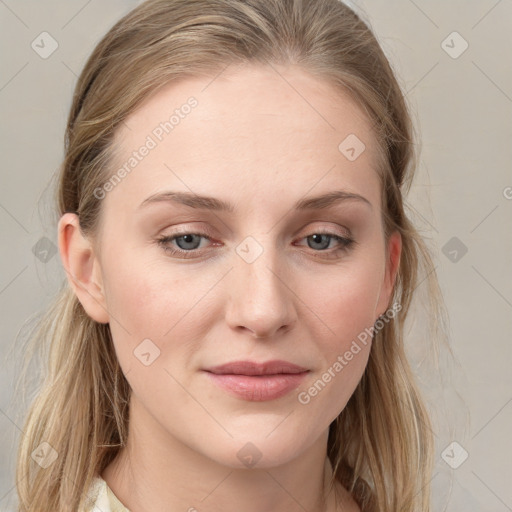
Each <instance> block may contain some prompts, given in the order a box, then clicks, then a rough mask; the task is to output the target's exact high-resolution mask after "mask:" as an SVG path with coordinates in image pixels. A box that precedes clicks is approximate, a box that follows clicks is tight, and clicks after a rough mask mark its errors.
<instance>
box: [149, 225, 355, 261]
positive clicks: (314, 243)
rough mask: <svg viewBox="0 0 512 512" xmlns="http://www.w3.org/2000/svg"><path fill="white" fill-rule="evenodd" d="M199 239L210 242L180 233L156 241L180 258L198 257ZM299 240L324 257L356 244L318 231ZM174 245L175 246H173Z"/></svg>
mask: <svg viewBox="0 0 512 512" xmlns="http://www.w3.org/2000/svg"><path fill="white" fill-rule="evenodd" d="M201 239H204V240H208V241H211V238H210V237H209V236H208V235H207V234H206V233H192V232H186V231H184V232H181V233H176V234H174V235H165V236H162V237H160V238H158V239H157V243H158V245H160V246H161V247H162V248H163V249H164V251H165V252H167V253H169V254H170V255H173V256H177V257H182V258H195V257H198V254H197V252H198V251H199V250H200V249H201V248H204V247H200V246H201ZM301 240H307V241H308V247H309V248H310V249H313V250H314V252H316V253H323V252H325V253H326V254H325V255H323V254H322V256H325V257H336V255H337V254H338V253H339V252H342V251H348V250H349V248H351V247H352V245H354V244H355V243H356V241H355V240H354V239H352V238H348V237H343V236H340V235H337V234H335V233H330V232H324V231H319V232H315V233H313V234H311V235H309V236H307V237H304V238H302V239H301ZM333 241H334V242H335V243H336V245H335V246H334V247H329V246H330V245H331V242H333ZM173 244H175V245H173Z"/></svg>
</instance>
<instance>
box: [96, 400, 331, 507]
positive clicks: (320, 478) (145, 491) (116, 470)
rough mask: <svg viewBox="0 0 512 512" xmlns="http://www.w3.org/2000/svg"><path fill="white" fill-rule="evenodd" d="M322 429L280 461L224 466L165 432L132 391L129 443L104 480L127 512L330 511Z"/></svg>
mask: <svg viewBox="0 0 512 512" xmlns="http://www.w3.org/2000/svg"><path fill="white" fill-rule="evenodd" d="M327 434H328V432H326V433H325V434H324V435H323V436H322V437H321V438H319V439H318V440H316V441H315V442H314V443H313V444H312V445H311V446H310V447H309V448H308V449H306V450H305V451H304V452H303V453H301V454H299V455H298V456H297V457H296V458H294V459H293V460H290V461H287V462H285V463H283V464H281V465H278V466H274V467H269V468H262V469H258V468H257V467H253V468H251V469H247V468H242V469H240V468H234V467H228V466H225V465H222V464H219V463H218V462H216V461H214V460H212V459H211V458H208V457H206V456H204V455H202V454H200V453H198V452H197V451H195V450H194V449H193V448H191V447H190V446H188V445H187V444H185V443H184V442H183V441H181V440H178V439H176V438H175V437H174V436H172V434H171V433H169V432H168V431H164V430H163V428H162V427H161V425H160V424H158V422H156V420H155V419H154V418H153V417H152V416H151V415H150V414H149V413H148V411H147V410H145V409H144V408H143V406H142V404H140V402H138V401H137V400H136V399H134V398H133V396H132V400H131V404H130V426H129V433H128V440H127V445H126V447H123V448H122V449H121V450H120V452H119V453H118V456H117V457H116V459H115V460H114V461H112V463H111V464H110V465H109V466H107V468H105V470H104V471H103V472H102V478H103V479H104V480H105V481H106V482H107V484H108V486H109V487H110V488H111V489H112V491H113V492H114V494H115V495H116V496H117V497H118V498H119V500H120V501H121V502H122V503H123V504H124V505H125V506H126V507H127V508H129V509H130V511H131V512H139V511H143V510H152V511H155V512H160V511H162V512H163V511H166V512H168V511H170V510H171V511H174V510H183V511H190V512H196V511H197V512H200V511H201V510H209V511H212V512H217V511H218V512H220V511H223V512H235V511H239V510H244V512H260V511H261V510H286V511H287V512H295V511H296V512H304V510H307V511H310V512H334V511H335V510H336V503H335V495H334V492H335V491H334V489H333V490H330V487H329V483H330V478H331V476H332V468H331V464H330V462H329V460H328V458H327V456H326V449H327Z"/></svg>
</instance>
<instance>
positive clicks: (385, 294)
mask: <svg viewBox="0 0 512 512" xmlns="http://www.w3.org/2000/svg"><path fill="white" fill-rule="evenodd" d="M401 254H402V236H401V235H400V233H399V232H398V231H395V232H393V233H392V234H391V235H390V237H389V242H388V247H387V254H386V255H387V261H386V275H385V279H384V283H383V287H382V290H381V299H383V302H384V306H380V309H379V312H380V314H379V316H382V315H383V314H384V313H385V312H386V310H387V309H388V308H389V307H390V306H391V305H390V304H389V302H390V301H391V298H392V296H393V289H394V286H395V281H396V277H397V275H398V270H399V268H400V257H401ZM381 309H382V311H380V310H381Z"/></svg>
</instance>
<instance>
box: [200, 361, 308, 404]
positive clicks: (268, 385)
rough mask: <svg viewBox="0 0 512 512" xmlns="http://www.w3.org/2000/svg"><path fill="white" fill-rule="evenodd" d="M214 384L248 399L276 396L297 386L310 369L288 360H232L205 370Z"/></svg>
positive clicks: (283, 394)
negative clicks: (261, 361)
mask: <svg viewBox="0 0 512 512" xmlns="http://www.w3.org/2000/svg"><path fill="white" fill-rule="evenodd" d="M204 372H205V374H206V375H207V376H208V378H210V379H211V380H212V381H213V382H214V383H215V384H216V385H217V386H219V387H220V388H222V389H224V390H225V391H227V392H228V393H230V394H232V395H234V396H236V397H238V398H242V399H243V400H247V401H251V402H264V401H269V400H276V399H277V398H281V397H282V396H285V395H287V394H288V393H290V392H291V391H292V390H294V389H296V388H297V387H298V386H299V384H300V383H301V382H302V380H303V379H304V377H305V376H306V375H307V374H308V373H309V370H308V369H306V368H303V367H301V366H298V365H296V364H293V363H289V362H288V361H268V362H265V363H255V362H251V361H235V362H232V363H227V364H223V365H220V366H215V367H213V368H209V369H207V370H204Z"/></svg>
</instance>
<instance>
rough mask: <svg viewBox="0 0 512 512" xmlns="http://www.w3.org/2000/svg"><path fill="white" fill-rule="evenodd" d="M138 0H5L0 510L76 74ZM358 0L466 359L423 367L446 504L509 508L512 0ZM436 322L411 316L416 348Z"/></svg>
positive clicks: (55, 265)
mask: <svg viewBox="0 0 512 512" xmlns="http://www.w3.org/2000/svg"><path fill="white" fill-rule="evenodd" d="M138 3H139V2H136V1H133V0H132V1H120V0H108V1H102V2H100V1H99V0H89V1H84V0H66V1H63V0H52V1H35V0H31V1H28V0H27V1H23V2H21V1H19V2H15V1H13V0H9V1H7V0H0V39H1V45H2V52H1V55H2V57H1V62H0V72H1V75H0V111H1V118H2V121H3V122H2V125H1V133H0V140H1V143H2V146H1V147H2V152H1V154H2V168H1V180H2V181H1V185H2V186H1V187H0V226H1V233H2V245H1V250H0V257H1V260H0V261H1V269H0V311H1V315H2V341H1V343H0V357H1V363H0V364H1V373H0V382H1V387H0V443H1V444H0V512H2V511H11V510H14V509H15V508H14V507H15V503H16V496H15V490H14V464H15V453H16V445H17V442H18V440H19V438H20V436H21V435H22V431H21V425H22V415H23V408H22V406H21V403H20V401H19V397H18V396H17V395H14V389H13V383H14V380H15V377H16V376H17V372H18V370H19V362H18V360H17V359H16V358H15V359H12V358H11V357H10V356H9V354H10V351H11V350H12V349H13V348H16V347H15V346H14V344H15V341H16V336H17V334H18V333H19V330H20V329H21V327H22V325H23V324H24V323H25V322H26V321H27V319H28V318H30V317H32V316H33V315H34V314H35V313H37V312H38V311H40V310H41V309H42V308H43V307H44V306H45V305H46V304H47V303H48V301H49V299H50V297H51V295H52V294H53V293H54V292H55V291H56V289H57V286H58V283H60V282H61V281H62V279H63V278H64V272H63V270H62V267H61V263H60V259H59V256H58V253H52V252H51V248H52V245H51V243H52V242H53V244H54V245H55V246H56V244H57V236H56V230H55V224H52V222H54V220H53V218H52V215H51V203H50V201H51V197H52V196H51V186H52V185H53V181H52V180H53V179H54V177H55V172H56V170H57V168H58V166H59V164H60V161H61V159H62V156H63V135H64V127H65V120H66V116H67V113H68V109H69V106H70V102H71V95H72V90H73V87H74V84H75V82H76V77H77V75H78V74H79V72H80V70H81V68H82V66H83V65H84V63H85V59H86V58H87V56H88V55H89V54H90V52H91V51H92V49H93V47H94V45H95V44H96V43H97V42H98V41H99V39H100V38H101V37H102V36H103V34H104V33H105V32H106V31H107V30H108V28H110V26H111V25H112V24H113V23H114V22H115V21H117V19H119V18H120V17H121V16H122V15H123V14H125V13H126V12H128V11H129V10H131V8H133V7H134V6H135V5H137V4H138ZM351 5H352V6H354V8H355V9H356V10H358V9H359V8H362V9H363V10H364V11H365V12H366V13H367V14H366V16H367V18H366V19H367V21H369V23H370V24H371V26H372V28H373V29H374V31H375V33H376V36H377V38H378V39H379V41H380V43H381V44H382V46H383V48H384V51H385V52H386V54H387V55H388V57H389V59H390V60H391V63H392V65H393V67H394V68H395V70H396V71H397V73H398V75H399V80H400V83H401V85H402V87H403V88H404V91H406V93H407V99H408V102H409V104H410V105H411V107H412V109H413V114H414V116H415V122H416V124H417V128H418V131H419V134H420V136H421V159H420V166H419V169H418V174H417V177H416V181H415V184H414V185H413V187H412V189H411V194H410V196H409V198H408V203H409V205H410V206H411V208H412V210H411V211H412V212H414V220H415V222H416V223H417V225H418V227H419V228H420V230H421V233H422V234H423V235H424V237H425V238H426V239H427V241H428V243H429V246H430V247H431V248H432V250H433V251H434V253H435V256H436V261H435V265H436V267H435V268H436V271H437V272H438V275H439V277H440V281H441V287H442V290H443V292H444V294H445V300H446V303H447V305H448V309H449V314H450V340H449V341H450V345H451V347H452V350H453V352H454V354H455V356H456V358H457V361H458V366H457V367H456V368H454V369H453V371H452V373H453V378H452V380H449V379H448V377H447V375H448V374H449V370H448V369H446V370H442V371H441V374H442V375H443V376H445V378H446V379H447V382H449V383H448V384H446V383H445V384H443V385H442V386H440V385H439V383H438V382H437V381H436V379H435V374H432V373H430V374H428V373H422V367H421V365H420V364H419V363H418V367H417V371H418V375H419V377H420V378H421V384H422V388H423V389H424V390H425V393H426V395H427V397H428V404H429V407H430V409H431V411H432V414H433V416H434V417H435V418H437V420H438V425H437V427H436V431H435V434H436V444H437V449H436V471H435V473H434V475H433V481H432V483H433V496H434V504H435V507H434V508H435V511H436V512H437V511H440V510H443V509H444V508H445V507H446V510H449V511H460V510H465V511H475V512H476V511H478V512H487V511H489V512H491V511H492V512H502V511H503V512H505V511H512V486H511V485H510V484H511V475H512V462H511V460H512V442H511V440H510V439H511V438H510V433H511V431H512V372H511V370H510V365H511V362H512V357H511V355H512V343H511V342H510V332H511V330H512V279H511V264H512V172H511V162H512V158H511V157H512V155H511V152H512V144H511V140H512V115H511V114H512V69H511V62H512V59H511V49H512V41H511V32H512V23H511V21H512V2H511V1H510V0H500V1H495V0H489V1H487V0H486V1H483V0H480V1H473V2H470V1H460V0H459V1H450V2H442V1H440V0H436V1H431V2H427V1H420V0H416V1H412V0H393V1H386V2H384V1H374V2H370V1H365V2H351ZM44 31H46V32H48V33H49V34H50V35H51V36H52V38H54V39H55V40H56V41H57V43H58V48H57V50H56V51H55V52H54V53H52V54H51V55H50V56H49V57H48V58H46V59H43V58H42V57H41V56H40V55H39V54H38V53H36V51H35V50H34V49H33V48H32V47H31V44H32V42H33V41H34V40H35V41H36V42H37V41H40V37H39V35H40V34H41V33H42V32H44ZM454 31H455V32H457V33H458V34H459V35H453V34H452V33H453V32H454ZM45 37H46V36H45ZM48 41H49V40H47V42H48ZM443 41H445V42H444V43H443ZM464 41H465V42H467V44H468V47H467V49H466V50H465V51H464V52H463V53H461V54H460V51H461V50H462V49H463V47H464V46H465V43H464ZM45 48H47V49H48V48H49V45H48V44H47V45H45ZM43 237H46V238H47V239H48V240H46V241H44V240H43V241H41V239H42V238H43ZM45 244H46V245H45ZM48 248H50V252H48V253H44V252H43V251H44V250H46V249H48ZM466 249H467V252H465V253H464V251H465V250H466ZM454 251H455V252H454ZM424 321H425V320H424ZM427 321H428V320H427ZM423 327H424V326H423ZM423 327H422V326H421V325H420V322H419V321H418V323H417V324H416V325H413V326H411V336H410V340H412V341H410V343H411V347H412V348H411V358H412V359H414V361H416V358H420V357H421V354H419V355H418V354H417V353H416V352H417V347H416V349H415V348H414V338H415V337H416V336H417V333H418V332H419V331H420V330H422V329H423ZM420 352H421V350H420ZM418 361H419V359H418ZM36 370H37V368H32V371H34V372H35V371H36ZM441 404H442V405H441ZM443 407H444V409H443ZM439 411H441V412H439ZM466 414H467V415H468V416H469V417H470V421H469V423H466V420H465V418H466ZM452 441H456V442H457V443H458V445H456V446H455V448H453V445H451V443H452ZM449 445H451V446H449ZM447 448H448V449H447ZM452 449H453V451H452ZM446 450H447V451H446ZM462 450H464V451H462ZM466 452H467V454H468V457H467V459H466V460H465V461H464V462H463V463H462V464H460V465H458V467H453V466H456V465H457V462H456V459H457V460H459V462H460V460H462V459H461V454H465V453H466ZM447 453H448V454H449V456H447ZM447 461H449V462H450V463H448V462H447ZM450 485H451V489H450Z"/></svg>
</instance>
